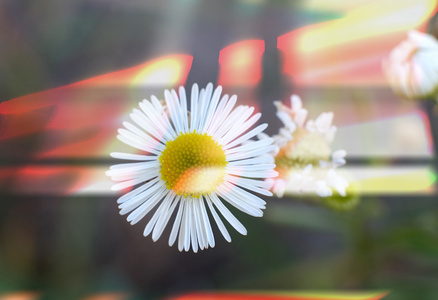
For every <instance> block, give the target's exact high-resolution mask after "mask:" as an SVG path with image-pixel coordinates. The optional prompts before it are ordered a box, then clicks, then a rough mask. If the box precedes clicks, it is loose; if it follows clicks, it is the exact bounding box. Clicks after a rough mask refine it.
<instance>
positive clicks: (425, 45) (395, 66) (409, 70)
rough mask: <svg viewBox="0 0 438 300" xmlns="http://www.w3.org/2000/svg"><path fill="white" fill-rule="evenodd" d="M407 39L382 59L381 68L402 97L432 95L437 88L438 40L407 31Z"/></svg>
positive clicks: (392, 86) (417, 32) (413, 31)
mask: <svg viewBox="0 0 438 300" xmlns="http://www.w3.org/2000/svg"><path fill="white" fill-rule="evenodd" d="M407 35H408V36H407V39H406V40H404V41H402V42H401V43H400V44H399V45H397V46H396V47H395V48H394V49H393V50H392V51H391V53H390V54H389V57H388V58H386V59H385V60H383V62H382V67H383V71H384V74H385V76H386V78H387V79H388V81H389V84H390V86H391V88H392V89H393V91H394V92H395V93H396V94H397V95H399V96H401V97H404V98H408V99H416V98H424V97H428V96H431V95H434V94H435V93H436V92H437V89H438V40H437V39H436V38H435V37H434V36H433V35H430V34H427V33H422V32H419V31H416V30H410V31H408V34H407Z"/></svg>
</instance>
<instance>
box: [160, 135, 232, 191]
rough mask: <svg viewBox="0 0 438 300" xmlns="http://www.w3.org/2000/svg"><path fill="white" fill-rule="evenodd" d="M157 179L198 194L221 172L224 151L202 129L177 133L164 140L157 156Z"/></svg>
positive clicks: (213, 186)
mask: <svg viewBox="0 0 438 300" xmlns="http://www.w3.org/2000/svg"><path fill="white" fill-rule="evenodd" d="M159 160H160V163H161V169H160V173H161V179H162V180H163V181H164V182H165V183H166V187H167V188H168V189H171V190H173V191H174V192H175V193H176V194H178V195H182V196H184V197H188V196H192V197H195V198H198V197H199V196H200V195H206V194H209V193H211V192H212V191H214V190H215V189H216V187H217V186H218V185H219V184H220V183H221V182H222V181H223V179H224V175H225V167H226V165H227V161H226V160H225V152H224V150H222V147H221V146H220V145H219V144H218V143H216V142H215V140H214V139H213V138H212V137H211V136H209V135H207V134H206V133H204V134H200V133H197V132H196V131H195V132H192V133H184V134H181V135H179V136H178V137H177V138H176V139H174V140H173V141H169V142H167V143H166V148H165V149H164V151H163V152H162V153H161V155H160V157H159Z"/></svg>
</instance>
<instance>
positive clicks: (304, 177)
mask: <svg viewBox="0 0 438 300" xmlns="http://www.w3.org/2000/svg"><path fill="white" fill-rule="evenodd" d="M290 103H291V108H289V107H287V106H285V105H284V104H282V103H281V102H274V104H275V106H276V107H277V117H278V118H279V119H280V120H281V121H282V123H283V124H284V127H283V128H281V129H280V130H279V133H278V134H277V135H274V136H273V138H274V143H275V144H276V146H277V149H276V150H274V155H275V156H276V162H277V169H278V171H279V172H280V176H279V177H278V178H276V179H268V181H269V182H270V184H271V186H272V191H273V192H274V193H275V194H276V195H277V196H278V197H282V196H283V194H284V191H285V189H286V188H287V190H288V191H292V192H298V193H316V194H317V195H318V196H320V197H328V196H331V195H332V189H334V190H336V191H337V192H338V193H339V194H340V195H341V196H345V194H346V193H345V190H346V188H347V187H348V181H347V180H346V179H345V178H344V177H342V176H340V175H339V174H337V173H336V171H335V169H336V168H337V167H339V166H342V165H344V164H345V163H346V161H345V156H346V155H347V153H346V151H345V150H337V151H335V152H333V153H331V150H330V147H329V144H330V143H331V142H332V141H333V139H334V136H335V133H336V127H335V126H333V125H332V121H333V113H332V112H326V113H322V114H320V115H319V116H318V117H317V118H316V119H315V120H307V121H306V119H307V114H308V112H307V110H306V109H305V108H303V105H302V101H301V99H300V98H299V97H298V96H297V95H293V96H291V98H290ZM259 138H262V139H263V138H267V136H266V135H264V134H260V135H259ZM282 161H285V162H286V165H284V163H282ZM282 164H283V166H282ZM282 169H284V170H282Z"/></svg>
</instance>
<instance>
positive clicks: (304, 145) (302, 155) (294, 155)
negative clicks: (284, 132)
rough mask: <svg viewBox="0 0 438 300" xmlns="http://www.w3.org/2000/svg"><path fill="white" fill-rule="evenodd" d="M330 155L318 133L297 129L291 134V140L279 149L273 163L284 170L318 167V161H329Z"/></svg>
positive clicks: (326, 144) (325, 142)
mask: <svg viewBox="0 0 438 300" xmlns="http://www.w3.org/2000/svg"><path fill="white" fill-rule="evenodd" d="M330 153H331V151H330V147H329V145H328V143H327V141H326V140H325V139H324V137H323V136H322V135H321V134H320V133H318V132H309V131H307V130H305V129H298V130H296V131H295V132H294V133H293V140H291V141H290V142H289V143H287V145H286V146H284V147H283V148H282V149H280V152H279V153H278V154H277V156H276V157H275V163H276V165H277V166H278V167H284V168H304V167H305V166H307V165H308V164H311V165H313V166H319V161H320V160H325V161H327V160H330Z"/></svg>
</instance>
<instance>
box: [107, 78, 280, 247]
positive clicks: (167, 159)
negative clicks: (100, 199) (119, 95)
mask: <svg viewBox="0 0 438 300" xmlns="http://www.w3.org/2000/svg"><path fill="white" fill-rule="evenodd" d="M221 93H222V87H221V86H219V87H217V88H216V89H215V90H214V91H213V85H212V84H211V83H210V84H208V85H207V87H206V88H205V89H201V90H200V91H199V89H198V85H197V84H194V85H193V87H192V90H191V99H190V112H189V110H188V101H187V98H186V91H185V89H184V87H180V88H179V95H178V94H177V92H176V91H175V90H172V91H168V90H166V91H164V98H165V101H163V102H160V101H159V100H158V99H157V98H156V97H154V96H152V97H151V100H150V101H149V100H143V101H142V102H140V104H139V106H140V109H138V108H135V109H134V110H133V112H132V113H131V114H130V117H131V119H132V121H133V122H132V123H130V122H124V123H123V126H124V127H125V128H121V129H119V130H118V133H119V135H118V136H117V138H118V139H119V140H120V141H122V142H124V143H126V144H128V145H130V146H132V147H134V148H136V149H138V150H141V151H143V153H141V154H129V153H119V152H116V153H111V156H112V157H114V158H118V159H124V160H130V161H134V162H131V163H121V164H117V165H113V166H111V167H110V170H109V171H107V173H106V174H107V175H108V176H111V178H112V180H114V181H119V183H117V184H115V185H114V186H113V187H112V189H113V190H123V189H126V188H132V190H130V191H129V192H127V193H126V194H124V195H123V196H121V197H120V198H119V199H118V200H117V202H118V203H119V208H120V214H122V215H126V214H127V215H128V216H127V220H128V222H130V223H131V224H135V223H137V222H139V221H140V220H141V219H143V218H144V217H145V216H146V215H147V214H148V213H149V212H151V211H152V210H153V209H154V208H155V211H154V213H153V215H152V217H151V218H150V219H149V222H148V223H147V225H146V228H145V230H144V236H148V235H149V234H152V239H153V240H154V241H157V240H158V239H159V238H160V236H161V235H162V233H163V231H164V229H165V227H166V225H167V224H168V223H169V221H170V219H171V218H172V216H174V215H175V219H174V221H173V226H172V229H171V233H170V237H169V246H172V245H173V244H174V243H175V241H176V239H177V238H178V249H179V251H182V250H183V249H184V250H185V251H188V250H189V249H190V248H192V249H193V251H194V252H197V251H198V249H201V250H202V249H204V248H208V247H214V245H215V239H214V237H213V231H212V226H211V223H210V219H209V215H208V213H207V211H210V214H211V216H212V217H213V220H214V222H215V223H216V225H217V227H218V228H219V230H220V232H221V233H222V235H223V236H224V238H225V239H226V240H227V241H228V242H230V241H231V237H230V235H229V233H228V231H227V229H226V227H225V225H224V223H223V222H222V219H221V217H220V216H219V215H220V214H221V215H222V217H223V218H224V219H225V220H227V221H228V223H230V224H231V226H232V227H234V229H236V230H237V231H238V232H239V233H241V234H243V235H246V233H247V231H246V229H245V227H244V226H243V225H242V224H241V223H240V222H239V221H238V220H237V218H236V217H235V216H234V215H233V214H232V213H231V212H230V211H229V209H228V208H227V207H226V205H225V204H224V202H228V204H230V205H232V206H234V207H236V208H237V209H239V210H241V211H243V212H245V213H247V214H249V215H251V216H255V217H261V216H262V215H263V212H262V209H264V208H265V204H266V202H265V201H264V200H262V199H261V198H259V197H258V196H256V195H254V194H253V193H252V192H256V193H259V194H262V195H265V196H272V193H271V192H270V191H268V188H267V186H266V183H265V181H264V179H265V178H270V177H274V176H276V175H278V174H277V172H276V171H274V168H275V164H274V158H273V156H272V155H271V154H270V152H271V151H273V149H274V148H275V145H273V139H265V140H263V141H251V140H250V139H251V138H253V137H255V136H256V135H257V134H259V133H261V132H262V131H263V130H264V129H265V128H266V127H267V124H262V125H259V126H257V127H255V128H253V129H251V130H249V129H250V128H251V127H253V125H254V124H255V123H256V122H257V121H258V119H259V118H260V116H261V114H260V113H257V114H254V115H253V112H254V108H253V107H248V106H237V107H235V104H236V100H237V97H236V96H235V95H234V96H232V97H229V96H228V95H224V96H222V97H221ZM248 130H249V131H248Z"/></svg>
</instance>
